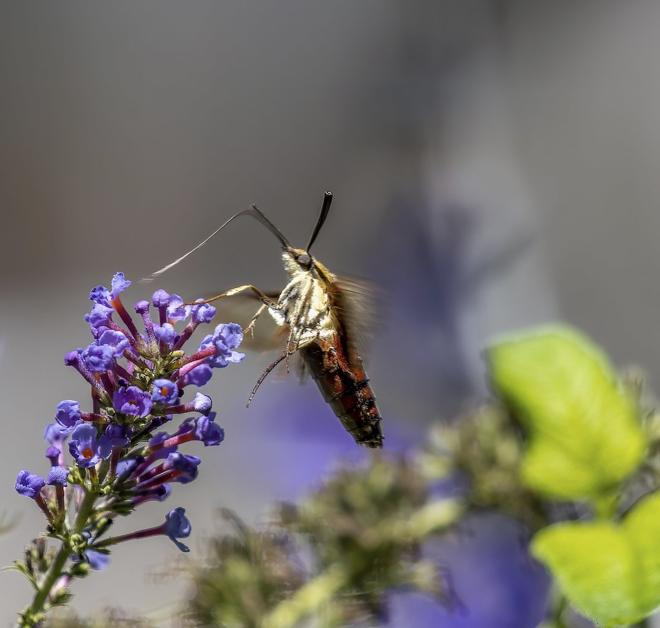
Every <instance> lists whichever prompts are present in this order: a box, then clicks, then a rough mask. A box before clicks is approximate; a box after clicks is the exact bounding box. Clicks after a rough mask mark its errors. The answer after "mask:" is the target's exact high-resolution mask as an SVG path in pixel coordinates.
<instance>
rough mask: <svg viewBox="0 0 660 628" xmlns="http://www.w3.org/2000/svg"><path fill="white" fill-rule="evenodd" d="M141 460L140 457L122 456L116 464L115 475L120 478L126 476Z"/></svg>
mask: <svg viewBox="0 0 660 628" xmlns="http://www.w3.org/2000/svg"><path fill="white" fill-rule="evenodd" d="M141 460H142V459H138V458H124V459H123V460H120V461H119V463H118V464H117V476H118V477H120V478H122V477H128V476H129V475H131V473H133V471H135V468H136V467H137V466H138V464H139V463H140V462H141Z"/></svg>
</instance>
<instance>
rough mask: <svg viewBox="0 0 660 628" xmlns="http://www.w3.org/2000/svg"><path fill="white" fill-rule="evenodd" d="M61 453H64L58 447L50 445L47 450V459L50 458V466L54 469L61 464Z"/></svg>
mask: <svg viewBox="0 0 660 628" xmlns="http://www.w3.org/2000/svg"><path fill="white" fill-rule="evenodd" d="M61 453H62V450H61V449H59V448H58V447H54V446H53V445H49V446H48V447H47V448H46V458H48V460H50V464H51V465H52V466H54V467H55V466H57V465H58V464H59V460H60V454H61Z"/></svg>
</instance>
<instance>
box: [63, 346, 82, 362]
mask: <svg viewBox="0 0 660 628" xmlns="http://www.w3.org/2000/svg"><path fill="white" fill-rule="evenodd" d="M81 354H82V349H75V350H74V351H69V352H68V353H67V354H66V355H65V356H64V364H65V366H77V365H78V363H79V362H80V356H81Z"/></svg>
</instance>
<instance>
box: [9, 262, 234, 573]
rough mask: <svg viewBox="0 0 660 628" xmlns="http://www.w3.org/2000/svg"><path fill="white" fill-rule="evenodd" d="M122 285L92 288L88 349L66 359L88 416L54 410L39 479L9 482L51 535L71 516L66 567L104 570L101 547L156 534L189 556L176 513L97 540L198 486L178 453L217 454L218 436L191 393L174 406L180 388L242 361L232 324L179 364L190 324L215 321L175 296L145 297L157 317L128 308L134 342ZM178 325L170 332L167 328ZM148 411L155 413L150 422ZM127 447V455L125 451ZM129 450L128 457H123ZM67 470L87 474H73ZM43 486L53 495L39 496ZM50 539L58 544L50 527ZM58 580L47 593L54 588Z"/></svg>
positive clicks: (65, 533)
mask: <svg viewBox="0 0 660 628" xmlns="http://www.w3.org/2000/svg"><path fill="white" fill-rule="evenodd" d="M130 285H131V282H130V281H129V280H127V279H126V277H125V276H124V274H123V273H116V274H115V275H114V277H113V278H112V282H111V287H110V289H108V288H106V287H105V286H96V287H95V288H93V289H92V290H91V292H90V295H89V296H90V299H91V300H92V301H93V305H92V307H91V310H90V311H89V313H88V314H86V315H85V320H86V321H87V323H88V324H89V326H90V328H91V333H92V336H93V338H94V342H92V343H91V344H89V345H88V346H87V347H85V348H84V349H82V348H81V349H76V350H74V351H71V352H69V353H68V354H67V355H66V356H65V364H67V365H69V366H73V367H74V368H75V369H76V370H77V371H78V373H79V374H80V375H81V376H82V377H83V378H84V380H85V381H86V382H87V383H88V384H90V385H91V387H92V398H91V410H90V411H89V412H82V411H81V404H80V403H79V402H78V401H75V400H72V399H65V400H63V401H61V402H60V403H59V404H58V405H57V410H56V415H55V422H54V423H52V424H50V425H48V426H47V427H46V430H45V432H44V437H45V438H46V440H47V441H48V443H49V447H48V449H47V450H46V457H47V458H48V460H49V461H50V470H49V473H48V476H47V479H44V478H42V477H40V476H38V475H34V474H32V473H29V472H28V471H21V472H20V473H19V474H18V477H17V480H16V490H17V491H18V492H19V493H20V494H22V495H27V496H28V497H31V498H33V499H34V500H35V502H36V503H37V505H38V506H39V507H40V508H41V510H42V511H43V512H44V514H45V515H46V517H47V519H48V521H49V523H50V525H51V526H52V527H53V529H55V528H57V526H59V525H60V524H61V522H62V521H64V520H65V519H67V518H68V514H70V515H71V522H73V521H75V522H76V526H75V528H76V529H75V533H76V534H78V533H79V534H81V535H82V537H83V538H85V539H87V542H86V543H87V544H84V543H82V544H78V545H72V547H76V550H75V551H76V552H79V553H78V554H77V558H76V557H74V558H73V560H78V561H85V562H87V563H89V565H90V566H91V567H92V568H93V569H102V568H104V567H105V566H106V565H107V564H108V561H109V558H108V553H109V552H108V550H107V549H106V548H107V547H108V546H109V545H112V544H114V543H116V542H120V541H123V540H128V539H130V538H145V537H147V536H153V535H155V534H165V535H167V536H168V537H169V538H170V539H172V541H173V542H174V543H175V544H176V545H177V547H179V549H181V550H182V551H189V550H188V547H186V546H185V545H184V544H183V543H181V542H180V541H179V539H183V538H186V537H188V536H189V535H190V531H191V526H190V522H189V521H188V519H187V518H186V516H185V510H184V509H183V508H175V509H174V510H172V511H171V512H169V513H168V514H167V516H166V520H165V523H163V524H161V525H157V526H155V527H153V528H148V529H146V530H141V531H138V532H137V533H133V534H128V535H121V536H120V537H114V538H112V539H106V540H105V541H99V539H100V538H101V536H102V535H103V534H105V531H106V530H107V528H108V526H109V525H110V523H112V521H113V520H114V518H115V517H117V516H118V515H120V514H126V512H127V509H128V510H130V508H131V507H135V506H137V505H139V504H142V503H143V502H145V501H154V500H159V501H162V500H165V499H166V498H167V497H168V496H169V494H170V492H171V486H172V484H173V483H174V482H178V483H181V484H187V483H189V482H191V481H193V480H194V479H195V478H196V477H197V475H198V471H199V465H200V463H201V460H200V458H199V457H197V456H192V455H188V454H184V453H180V452H179V451H177V449H178V448H179V446H180V445H182V444H183V443H185V442H187V441H192V440H199V441H201V442H203V443H204V445H205V446H213V445H218V444H219V443H220V442H222V440H223V439H224V432H223V430H222V428H221V427H219V426H218V425H217V424H216V423H215V420H214V419H215V413H214V412H212V401H211V399H210V397H208V396H207V395H204V394H201V393H199V392H197V393H196V394H195V395H194V396H192V395H191V396H192V397H193V398H192V399H191V400H189V401H186V402H183V401H182V399H181V397H182V396H183V387H184V386H185V385H187V384H195V385H197V386H202V385H203V384H205V383H206V382H208V381H209V379H210V378H211V374H212V367H224V366H227V365H228V364H230V363H232V362H239V361H240V360H241V359H242V358H243V354H241V353H238V352H237V351H236V348H237V347H238V346H239V345H240V343H241V340H242V338H243V334H242V331H241V328H240V327H239V326H238V325H236V324H228V325H218V326H217V327H216V328H215V331H214V333H213V334H211V335H209V336H207V337H206V338H205V340H204V342H203V349H201V350H200V351H197V352H195V351H192V352H190V354H188V355H185V354H184V351H183V350H182V347H183V346H184V345H185V344H186V342H187V341H188V340H189V338H190V337H191V335H192V334H193V333H194V331H195V329H196V327H197V326H198V325H199V324H201V323H209V322H210V321H211V320H212V319H213V318H214V316H215V314H216V308H215V307H214V306H212V305H210V304H207V303H203V302H198V303H196V304H195V305H193V306H190V305H187V304H186V303H184V301H183V299H182V298H181V297H180V296H179V295H176V294H173V295H170V294H168V293H167V292H165V291H164V290H158V291H156V292H155V293H154V294H153V298H152V303H153V305H154V306H155V307H156V308H157V312H156V316H153V312H151V314H150V307H151V306H150V303H149V302H148V301H145V300H142V301H138V302H137V303H136V304H135V306H134V310H135V312H136V313H137V314H138V315H141V317H142V324H143V325H144V330H145V331H144V333H141V331H138V329H137V327H136V321H135V320H134V317H132V316H131V314H129V312H128V311H127V310H126V308H125V306H124V305H123V304H122V302H121V300H120V298H119V295H120V293H121V292H122V291H124V290H126V288H128V287H129V286H130ZM115 313H116V315H117V316H116V320H113V315H114V314H115ZM152 317H153V318H152ZM156 319H158V320H156ZM186 320H187V323H184V324H183V325H182V331H181V332H180V333H177V331H176V330H175V328H174V324H175V323H176V322H178V321H186ZM156 340H157V341H158V342H156ZM209 356H210V357H209ZM144 388H147V390H144ZM154 404H157V406H156V411H155V412H154V414H153V415H152V414H151V412H152V408H153V406H154ZM192 412H195V413H199V415H201V416H199V415H196V418H192V417H191V418H189V419H187V420H185V421H183V423H182V424H181V425H180V426H179V429H178V430H177V431H175V433H174V434H168V433H165V432H161V433H159V434H154V432H155V431H156V430H158V429H160V428H161V426H162V425H163V424H165V423H166V422H167V421H171V420H172V418H173V416H179V415H182V414H183V415H185V414H188V413H192ZM164 413H168V414H167V415H164ZM138 419H143V420H138ZM67 439H69V441H70V442H69V443H68V452H69V453H70V454H71V456H72V458H73V462H71V460H69V461H68V462H66V463H65V457H64V453H63V451H62V449H63V446H64V442H65V441H66V440H67ZM145 442H148V445H146V446H145V445H144V443H145ZM133 445H135V447H136V448H137V449H136V450H132V447H133ZM129 451H133V453H132V454H130V455H131V457H130V458H129V457H128V455H129ZM137 451H139V452H140V455H138V454H137V453H136V452H137ZM104 460H105V461H106V462H105V463H104V464H102V465H100V463H101V462H102V461H104ZM69 463H70V464H69ZM67 465H69V466H67ZM76 465H77V466H78V467H80V468H81V469H89V471H88V472H87V473H80V472H79V471H78V470H77V469H76ZM97 465H100V467H99V470H98V471H97V470H96V467H97ZM90 482H91V484H92V487H93V488H95V489H97V488H98V489H99V493H98V495H97V493H96V492H92V493H91V494H90V497H94V500H96V499H97V498H98V499H99V500H102V501H101V503H94V504H90V505H91V506H92V508H91V509H90V510H84V511H81V510H80V508H81V502H80V500H79V499H78V493H80V495H82V491H81V487H83V488H84V487H85V486H86V485H88V483H90ZM46 484H48V485H49V486H54V487H55V488H54V489H47V492H45V493H44V494H43V495H41V489H42V488H44V486H46ZM73 485H75V486H73ZM90 501H91V500H90ZM76 510H77V511H78V512H75V511H76ZM99 512H103V519H99V518H98V516H97V514H96V513H99ZM89 513H92V514H91V515H90V514H89ZM57 532H58V535H59V533H60V530H59V528H58V529H57ZM72 532H73V530H72V529H69V527H68V526H66V525H64V526H63V527H62V529H61V533H62V535H61V536H58V538H60V540H61V541H62V542H63V543H65V544H66V543H69V542H70V541H71V539H70V538H69V537H70V534H71V533H72ZM85 547H86V549H85ZM61 575H62V574H60V580H58V581H56V582H57V583H58V584H56V586H61V584H59V583H60V582H61ZM71 575H73V574H71ZM67 577H68V575H67Z"/></svg>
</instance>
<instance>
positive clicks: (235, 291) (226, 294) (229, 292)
mask: <svg viewBox="0 0 660 628" xmlns="http://www.w3.org/2000/svg"><path fill="white" fill-rule="evenodd" d="M246 290H251V291H252V292H253V293H254V295H255V296H256V297H257V298H258V299H259V301H261V302H262V303H263V304H265V305H267V306H272V305H274V304H275V303H276V301H275V300H274V299H273V298H272V297H269V296H268V295H267V294H266V293H265V292H262V291H261V290H259V288H257V287H256V286H253V285H252V284H249V283H248V284H244V285H242V286H236V287H235V288H231V289H230V290H227V291H225V292H221V293H220V294H216V295H215V296H214V297H211V298H210V299H204V300H203V301H197V302H196V304H197V305H199V304H200V303H213V302H214V301H218V300H220V299H224V298H225V297H233V296H234V295H235V294H240V293H241V292H245V291H246ZM186 305H195V303H186Z"/></svg>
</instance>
